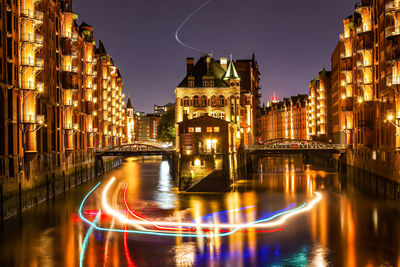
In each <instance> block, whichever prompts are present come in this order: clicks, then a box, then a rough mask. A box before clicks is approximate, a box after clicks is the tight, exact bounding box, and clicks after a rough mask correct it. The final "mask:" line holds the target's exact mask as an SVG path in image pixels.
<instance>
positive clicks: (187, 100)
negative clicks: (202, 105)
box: [183, 96, 190, 107]
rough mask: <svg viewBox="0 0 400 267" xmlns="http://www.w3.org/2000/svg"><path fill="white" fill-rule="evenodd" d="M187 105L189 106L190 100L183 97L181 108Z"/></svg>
mask: <svg viewBox="0 0 400 267" xmlns="http://www.w3.org/2000/svg"><path fill="white" fill-rule="evenodd" d="M189 105H190V99H189V97H188V96H185V97H184V98H183V106H184V107H188V106H189Z"/></svg>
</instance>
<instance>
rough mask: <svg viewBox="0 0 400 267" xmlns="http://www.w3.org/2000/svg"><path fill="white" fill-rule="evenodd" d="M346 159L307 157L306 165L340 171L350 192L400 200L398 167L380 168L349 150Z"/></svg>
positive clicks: (386, 166) (318, 156) (319, 155)
mask: <svg viewBox="0 0 400 267" xmlns="http://www.w3.org/2000/svg"><path fill="white" fill-rule="evenodd" d="M347 152H348V153H347V154H346V156H345V157H343V158H340V157H339V156H337V155H335V156H333V157H331V156H329V155H324V154H316V155H309V156H307V155H306V156H305V159H304V163H306V164H312V165H314V166H317V167H321V168H324V169H327V170H331V171H339V172H340V173H342V174H344V175H342V177H343V178H344V179H343V186H346V187H348V189H349V190H350V191H352V190H353V191H356V190H357V191H361V192H363V193H365V194H367V195H368V196H373V197H374V196H375V197H383V198H389V199H394V200H400V183H399V182H398V179H396V174H395V171H394V169H395V168H396V167H398V166H394V167H393V166H388V165H386V164H384V165H382V166H379V164H377V163H374V162H372V161H374V160H372V158H370V159H369V160H368V158H363V160H357V158H359V157H357V156H356V155H354V151H353V150H351V149H350V150H348V151H347Z"/></svg>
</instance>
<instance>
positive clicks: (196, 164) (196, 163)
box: [194, 159, 201, 167]
mask: <svg viewBox="0 0 400 267" xmlns="http://www.w3.org/2000/svg"><path fill="white" fill-rule="evenodd" d="M194 166H196V167H199V166H201V161H200V160H199V159H196V160H195V161H194Z"/></svg>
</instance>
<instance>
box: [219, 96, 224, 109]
mask: <svg viewBox="0 0 400 267" xmlns="http://www.w3.org/2000/svg"><path fill="white" fill-rule="evenodd" d="M218 106H220V107H224V106H225V97H224V96H222V95H221V96H219V98H218Z"/></svg>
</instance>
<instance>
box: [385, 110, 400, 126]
mask: <svg viewBox="0 0 400 267" xmlns="http://www.w3.org/2000/svg"><path fill="white" fill-rule="evenodd" d="M386 118H387V120H386V121H387V122H390V123H391V124H392V125H393V126H394V127H396V128H400V112H399V114H397V116H395V112H394V111H393V110H388V112H387V117H386Z"/></svg>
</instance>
